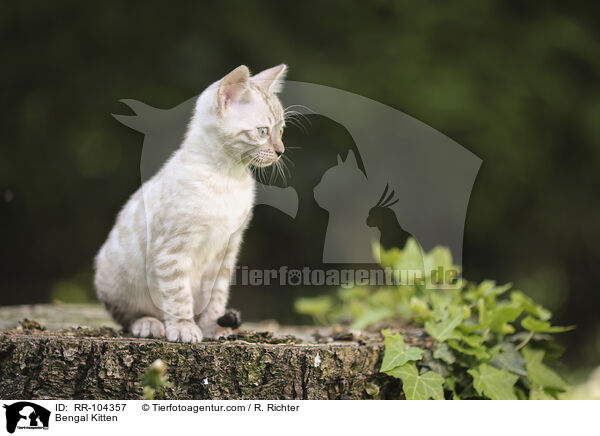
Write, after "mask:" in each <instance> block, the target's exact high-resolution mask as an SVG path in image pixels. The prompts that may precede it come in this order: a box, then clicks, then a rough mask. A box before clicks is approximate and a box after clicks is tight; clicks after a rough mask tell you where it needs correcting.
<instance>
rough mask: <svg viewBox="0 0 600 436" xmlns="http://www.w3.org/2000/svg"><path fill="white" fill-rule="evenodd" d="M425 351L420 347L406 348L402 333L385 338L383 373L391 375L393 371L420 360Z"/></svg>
mask: <svg viewBox="0 0 600 436" xmlns="http://www.w3.org/2000/svg"><path fill="white" fill-rule="evenodd" d="M422 355H423V350H422V349H420V348H419V347H409V348H406V345H405V344H404V338H403V337H402V335H401V334H400V333H396V334H394V335H386V336H385V352H384V354H383V362H382V363H381V370H380V371H381V372H385V373H389V371H391V370H392V369H394V368H396V367H398V366H401V365H404V364H405V363H406V362H408V361H411V360H420V359H421V357H422Z"/></svg>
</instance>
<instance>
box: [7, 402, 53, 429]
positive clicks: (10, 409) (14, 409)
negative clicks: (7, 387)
mask: <svg viewBox="0 0 600 436" xmlns="http://www.w3.org/2000/svg"><path fill="white" fill-rule="evenodd" d="M3 407H4V408H5V409H6V431H8V432H9V433H14V432H15V430H16V429H17V428H19V429H47V428H48V424H49V421H50V411H49V410H48V409H46V408H44V407H42V406H39V405H37V404H35V403H31V402H29V401H19V402H18V403H13V404H5V405H4V406H3Z"/></svg>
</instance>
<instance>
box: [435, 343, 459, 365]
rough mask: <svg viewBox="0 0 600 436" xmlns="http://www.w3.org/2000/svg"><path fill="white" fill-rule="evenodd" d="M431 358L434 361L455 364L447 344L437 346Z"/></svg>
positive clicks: (454, 358)
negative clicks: (434, 359) (438, 360)
mask: <svg viewBox="0 0 600 436" xmlns="http://www.w3.org/2000/svg"><path fill="white" fill-rule="evenodd" d="M433 357H434V358H436V359H440V360H443V361H444V362H446V363H449V364H453V363H454V362H456V357H454V354H452V351H450V349H449V348H448V344H446V343H445V342H444V343H441V344H437V346H436V347H435V349H434V350H433Z"/></svg>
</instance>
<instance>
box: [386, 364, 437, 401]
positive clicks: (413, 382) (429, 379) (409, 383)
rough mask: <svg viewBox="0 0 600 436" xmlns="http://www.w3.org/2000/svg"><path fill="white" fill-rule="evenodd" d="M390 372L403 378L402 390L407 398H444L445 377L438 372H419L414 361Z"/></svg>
mask: <svg viewBox="0 0 600 436" xmlns="http://www.w3.org/2000/svg"><path fill="white" fill-rule="evenodd" d="M388 374H389V375H392V376H394V377H397V378H399V379H400V380H402V390H403V391H404V394H405V395H406V399H407V400H428V399H430V398H433V399H434V400H443V399H444V388H443V385H444V378H443V377H442V376H441V375H439V374H438V373H437V372H434V371H427V372H425V373H423V374H419V372H418V370H417V367H416V366H415V364H414V363H406V364H404V365H402V366H399V367H397V368H394V369H393V370H392V371H390V372H388Z"/></svg>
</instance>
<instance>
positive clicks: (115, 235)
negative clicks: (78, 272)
mask: <svg viewBox="0 0 600 436" xmlns="http://www.w3.org/2000/svg"><path fill="white" fill-rule="evenodd" d="M286 70H287V67H286V66H285V65H279V66H276V67H273V68H270V69H268V70H265V71H263V72H261V73H259V74H257V75H254V76H252V77H250V72H249V71H248V68H247V67H246V66H244V65H242V66H239V67H238V68H236V69H235V70H233V71H232V72H231V73H229V74H228V75H226V76H225V77H224V78H223V79H221V80H220V81H218V82H215V83H213V84H212V85H211V86H209V87H208V88H207V89H206V90H205V91H204V92H202V94H201V95H200V96H199V98H198V101H197V103H196V106H195V110H194V115H193V116H192V119H191V121H190V124H189V127H188V130H187V133H186V136H185V139H184V140H183V143H182V144H181V147H180V148H179V149H178V150H177V151H176V152H175V153H174V154H173V155H172V156H171V157H170V159H169V160H168V161H167V162H166V163H165V164H164V166H163V167H162V168H161V169H160V170H159V171H158V172H157V173H156V175H154V177H152V178H151V179H149V180H148V181H147V182H146V183H144V184H143V185H142V186H141V188H140V189H138V191H137V192H135V193H134V194H133V195H132V196H131V198H130V199H129V201H128V202H127V203H126V204H125V206H124V207H123V209H122V210H121V212H120V213H119V215H118V217H117V221H116V224H115V226H114V227H113V229H112V230H111V232H110V234H109V235H108V239H107V241H106V242H105V243H104V245H103V246H102V248H101V249H100V251H99V253H98V255H97V256H96V259H95V266H96V274H95V280H94V283H95V286H96V290H97V293H98V297H99V299H100V301H102V302H103V303H104V305H105V307H106V308H107V309H108V311H109V312H110V313H111V314H112V316H113V317H114V318H115V320H116V321H117V322H119V323H120V324H122V325H123V326H124V327H125V328H126V329H128V330H129V331H130V332H131V333H132V334H133V335H135V336H139V337H163V336H166V338H167V339H168V340H169V341H181V342H192V343H195V342H199V341H201V340H202V338H203V337H217V336H221V335H225V334H227V333H228V329H225V328H223V327H219V326H218V325H217V322H216V321H217V319H218V318H219V317H221V316H222V315H223V314H224V313H225V306H226V304H227V299H228V295H229V282H230V278H231V274H232V271H233V269H234V267H235V262H236V258H237V255H238V251H239V248H240V244H241V243H242V236H243V233H244V230H245V229H246V227H247V225H248V222H249V220H250V217H251V213H252V206H253V203H254V194H255V182H254V179H253V178H252V175H251V169H250V168H251V167H266V166H269V165H271V164H274V163H276V162H278V160H279V158H280V156H281V154H282V153H283V152H284V146H283V142H282V134H283V128H284V125H285V121H284V111H283V108H282V106H281V103H280V101H279V99H278V98H277V96H276V95H275V94H276V93H277V92H279V91H280V90H281V86H282V81H283V78H284V76H285V73H286Z"/></svg>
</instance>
